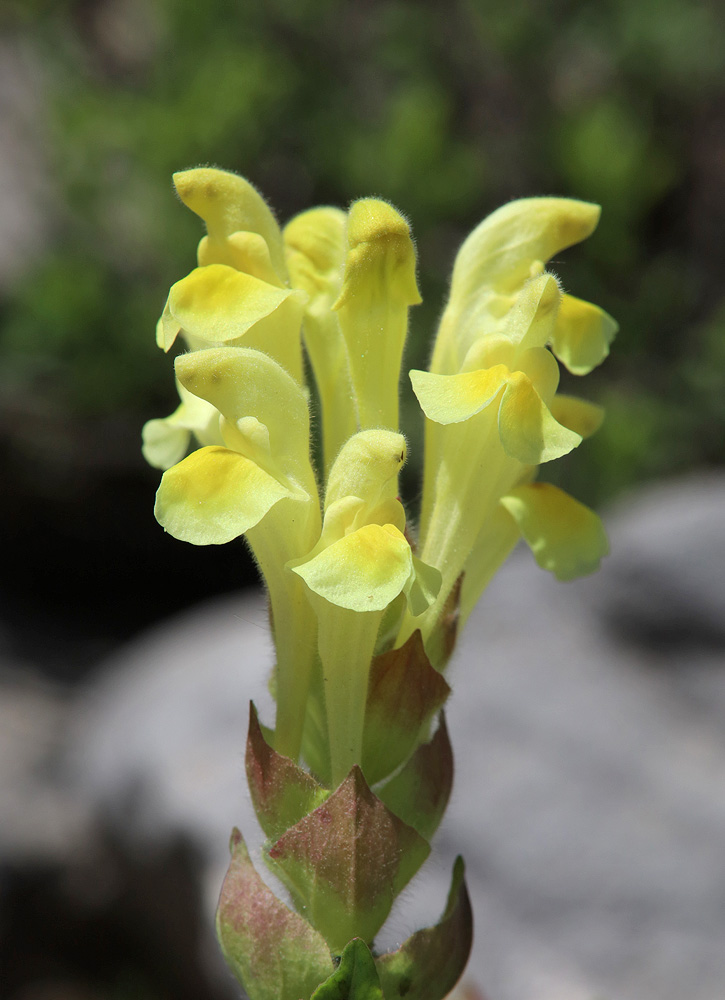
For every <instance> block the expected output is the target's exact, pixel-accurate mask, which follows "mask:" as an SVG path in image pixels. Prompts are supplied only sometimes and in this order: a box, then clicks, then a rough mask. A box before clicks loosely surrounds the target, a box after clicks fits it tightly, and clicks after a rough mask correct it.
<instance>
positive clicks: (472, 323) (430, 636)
mask: <svg viewBox="0 0 725 1000" xmlns="http://www.w3.org/2000/svg"><path fill="white" fill-rule="evenodd" d="M540 203H541V204H540ZM496 216H499V219H498V221H496ZM597 218H598V210H595V207H594V206H588V205H585V204H583V203H578V202H569V201H566V200H564V199H526V200H525V201H524V202H514V203H512V204H511V205H509V206H506V208H505V209H501V210H499V212H497V213H494V215H493V216H491V217H490V218H489V219H488V220H486V221H485V222H484V223H482V224H481V226H479V227H478V229H477V230H475V231H474V233H473V234H472V236H471V237H469V239H468V240H467V241H466V243H464V245H463V247H462V249H461V251H460V252H459V255H458V258H457V261H456V266H455V268H454V274H453V281H452V288H451V296H450V300H449V305H448V307H447V309H446V311H445V313H444V315H443V318H442V320H441V328H440V331H439V337H438V341H437V342H436V348H435V351H434V355H433V362H432V365H431V367H432V369H433V371H431V372H417V371H413V372H411V373H410V377H411V382H412V385H413V390H414V392H415V393H416V396H417V397H418V400H419V402H420V404H421V407H422V409H423V411H424V413H425V415H426V417H427V421H426V455H425V475H424V492H423V503H422V513H421V525H420V544H421V555H422V558H423V559H424V560H426V561H427V562H429V563H431V564H432V565H434V566H437V567H438V568H439V569H440V570H441V573H442V577H443V584H442V587H441V591H440V595H439V599H438V601H437V602H436V603H435V604H434V605H433V606H431V608H430V609H429V610H428V611H427V612H426V614H425V616H424V618H423V619H422V622H421V623H420V627H421V628H422V632H423V637H424V639H425V640H426V642H427V649H428V653H429V655H430V656H431V659H432V661H433V662H434V663H435V664H437V665H439V666H442V665H443V663H444V660H445V657H446V655H447V653H448V649H447V647H446V645H445V644H444V643H443V641H442V637H441V635H440V630H438V628H437V627H438V626H439V624H440V618H441V615H442V612H443V608H444V606H445V602H446V600H447V597H448V595H449V594H450V593H451V591H452V589H453V587H454V585H455V583H456V581H457V579H458V577H459V576H460V575H461V574H464V575H463V586H462V588H461V596H460V603H461V608H460V610H461V616H462V619H463V620H465V618H466V617H467V615H468V614H469V613H470V611H471V609H472V608H473V606H474V605H475V603H476V601H477V600H478V597H479V596H480V594H481V592H482V590H483V589H484V587H485V586H486V584H487V583H488V581H489V580H490V578H491V576H492V575H493V573H494V572H495V571H496V570H497V569H498V567H499V566H500V565H501V563H502V562H503V560H504V559H505V558H506V557H507V556H508V554H509V552H510V551H511V549H512V548H513V546H514V545H515V544H516V541H517V540H518V538H519V537H521V536H523V537H524V538H525V539H526V540H527V541H530V540H531V533H530V532H527V531H524V530H523V527H522V526H523V524H524V519H523V514H522V510H523V506H522V505H523V504H524V500H523V499H522V498H524V497H526V496H527V495H528V493H527V491H530V490H531V489H532V486H531V485H530V481H531V479H532V478H534V476H535V474H536V468H537V467H538V466H539V465H540V464H542V463H544V462H549V461H552V460H553V459H556V458H560V457H562V456H563V455H566V454H567V453H568V452H570V451H571V450H572V449H573V448H575V447H577V446H578V445H579V444H580V443H581V441H582V439H583V438H584V437H585V436H588V435H589V434H591V433H593V432H594V431H595V430H596V429H597V427H598V426H599V424H600V423H601V418H602V414H601V411H600V409H599V408H598V407H595V406H593V405H592V404H590V403H586V402H585V401H584V400H578V399H576V398H574V397H569V396H566V397H563V396H559V397H557V395H556V390H557V388H558V384H559V368H558V365H557V363H556V359H555V357H554V355H553V354H552V352H551V350H549V347H552V348H553V347H554V346H555V345H556V346H558V348H559V350H560V351H566V352H568V353H567V357H568V358H569V359H570V360H571V358H572V357H574V356H576V357H577V359H578V361H579V363H580V364H581V359H582V357H583V356H584V355H585V354H586V353H587V352H588V356H589V358H590V359H592V358H593V357H594V356H595V355H596V357H597V358H598V360H601V359H602V356H603V354H602V351H603V350H604V346H603V345H605V341H607V338H608V337H609V336H610V333H613V330H612V329H611V328H610V326H608V325H607V321H608V318H605V314H604V313H602V312H601V310H596V307H594V306H588V305H587V304H586V303H580V304H579V305H570V306H568V307H566V308H567V309H568V311H567V312H566V313H565V315H564V316H563V318H562V309H563V308H564V306H563V304H564V303H565V302H567V301H569V302H573V303H578V302H579V300H571V299H570V297H568V296H565V295H562V293H561V291H560V289H559V286H558V283H557V281H556V279H555V278H554V276H553V275H550V274H547V273H546V272H544V271H543V270H542V268H543V264H541V262H540V261H539V260H538V257H537V256H535V255H536V254H539V255H540V256H542V257H546V256H548V255H549V254H550V253H551V252H556V250H557V248H561V247H562V246H566V245H568V243H569V242H572V241H573V240H574V239H575V238H581V237H582V236H583V235H587V234H588V231H590V229H591V228H592V227H593V225H594V224H595V223H596V220H597ZM532 271H533V272H539V273H538V274H536V273H535V274H534V276H531V272H532ZM476 282H478V285H477V284H476ZM580 306H581V308H580ZM582 315H585V316H586V317H588V319H587V322H586V323H585V322H583V321H582V322H577V321H576V316H579V317H581V316H582ZM596 317H598V318H597V319H596V323H594V318H596ZM587 324H588V325H587ZM603 331H609V332H607V333H606V335H605V333H604V332H603ZM597 352H598V353H597ZM436 366H437V367H438V369H440V368H447V369H449V373H447V374H441V373H440V371H439V370H436ZM451 369H452V370H451ZM515 490H518V491H519V494H518V498H517V502H516V503H506V501H505V498H507V497H509V496H510V495H512V491H515ZM537 495H538V494H537ZM547 496H548V498H549V502H548V503H547V504H546V505H542V504H541V503H538V504H536V505H535V506H536V510H537V511H538V532H539V533H538V535H537V538H538V543H537V544H538V546H539V547H538V549H537V550H536V551H538V552H541V551H542V546H541V538H542V537H543V536H542V532H543V535H550V536H551V537H552V539H553V538H554V537H560V536H561V531H560V527H559V525H560V522H561V521H562V518H565V517H566V516H567V515H568V514H569V513H570V512H571V510H572V509H574V508H572V505H573V504H574V503H575V501H573V500H571V498H569V497H566V495H565V494H564V493H563V492H562V491H555V492H554V493H549V494H547ZM499 504H502V505H503V507H502V508H501V507H499ZM580 509H581V510H586V508H583V507H582V505H577V507H576V510H577V511H579V510H580ZM588 514H589V515H590V516H589V517H587V518H579V519H577V520H576V521H575V522H573V523H572V526H571V532H570V536H569V537H570V539H571V543H570V546H569V550H568V552H567V553H565V551H564V549H563V548H561V547H558V548H557V546H556V544H554V543H553V541H552V544H551V545H549V546H547V547H546V551H547V553H548V555H547V558H546V559H545V560H544V561H543V562H542V565H545V566H546V568H548V569H551V570H552V571H553V572H554V573H555V574H556V575H558V576H559V577H560V578H568V577H570V576H571V575H573V572H574V571H573V567H574V566H575V565H576V567H577V572H578V573H579V574H581V573H585V572H591V571H592V570H594V569H596V567H597V566H598V564H599V560H600V559H601V557H602V556H603V555H605V554H606V551H607V543H606V537H605V536H604V532H603V530H602V528H601V524H600V522H599V520H598V518H597V517H596V515H594V514H593V513H592V512H588ZM517 515H518V516H517ZM527 523H528V522H527ZM572 548H577V549H578V550H579V551H580V552H581V553H582V557H581V558H580V559H579V560H578V561H573V560H572V558H571V549H572ZM557 553H558V555H557ZM559 559H560V561H558V560H559ZM540 561H541V560H540ZM414 627H418V623H415V625H414V623H413V622H412V621H411V620H408V621H406V622H404V623H403V627H402V629H401V632H400V635H399V637H398V642H399V643H400V642H402V641H404V640H405V639H406V638H407V637H408V636H409V635H410V633H411V632H412V630H413V628H414ZM436 632H438V634H436Z"/></svg>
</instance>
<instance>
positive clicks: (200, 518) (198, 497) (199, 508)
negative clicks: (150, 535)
mask: <svg viewBox="0 0 725 1000" xmlns="http://www.w3.org/2000/svg"><path fill="white" fill-rule="evenodd" d="M288 496H291V494H290V491H289V490H287V489H285V487H284V486H282V485H281V484H280V483H279V482H277V480H276V479H274V478H273V477H272V476H270V475H268V474H267V473H266V472H264V471H263V470H262V469H260V468H259V466H258V465H255V463H254V462H252V461H250V460H249V459H248V458H245V457H244V456H243V455H240V454H238V453H237V452H235V451H229V450H228V449H226V448H219V447H208V448H200V449H199V450H198V451H194V452H192V453H191V455H189V456H188V457H187V458H185V459H184V460H183V462H179V464H178V465H175V466H174V467H173V468H171V469H169V470H168V471H167V472H165V473H164V475H163V477H162V479H161V485H160V486H159V489H158V492H157V494H156V507H155V510H154V513H155V514H156V520H157V521H158V522H159V524H161V525H162V527H163V528H165V529H166V531H168V532H169V533H170V534H172V535H173V536H174V538H179V539H181V541H183V542H191V543H192V545H221V544H223V543H224V542H229V541H231V540H232V539H233V538H237V537H238V536H239V535H242V534H244V532H245V531H248V530H249V529H250V528H252V527H254V526H255V525H256V524H258V523H259V522H260V521H261V520H262V518H263V517H264V515H265V514H266V513H267V512H268V511H269V510H270V509H271V508H272V507H273V506H274V505H275V504H276V503H277V502H278V501H279V500H281V499H283V497H288Z"/></svg>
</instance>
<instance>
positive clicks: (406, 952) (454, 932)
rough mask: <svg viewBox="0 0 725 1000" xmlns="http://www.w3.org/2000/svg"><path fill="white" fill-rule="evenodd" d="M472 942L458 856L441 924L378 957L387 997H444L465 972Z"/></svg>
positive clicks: (468, 905) (422, 999)
mask: <svg viewBox="0 0 725 1000" xmlns="http://www.w3.org/2000/svg"><path fill="white" fill-rule="evenodd" d="M472 942H473V913H472V910H471V901H470V898H469V895H468V890H467V888H466V882H465V877H464V864H463V859H462V858H460V857H459V858H456V862H455V864H454V866H453V877H452V880H451V888H450V891H449V893H448V901H447V903H446V908H445V910H444V912H443V916H442V917H441V919H440V921H439V923H437V924H436V925H435V926H434V927H426V928H424V929H423V930H420V931H416V932H415V934H413V935H411V937H409V938H408V940H407V941H405V942H404V943H403V944H402V945H401V946H400V948H398V950H397V951H394V952H390V953H388V954H387V955H380V956H379V957H378V958H376V959H375V963H376V965H377V969H378V975H379V976H380V983H381V985H382V988H383V993H384V995H385V1000H403V998H405V1000H443V998H444V997H446V996H448V994H449V993H450V991H451V990H452V989H453V987H454V986H455V985H456V983H457V982H458V980H459V979H460V977H461V975H462V974H463V970H464V969H465V967H466V963H467V961H468V957H469V955H470V952H471V944H472Z"/></svg>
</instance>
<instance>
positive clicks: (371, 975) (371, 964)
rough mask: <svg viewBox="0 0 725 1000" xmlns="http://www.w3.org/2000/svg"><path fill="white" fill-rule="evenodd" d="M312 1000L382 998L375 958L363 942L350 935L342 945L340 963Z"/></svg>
mask: <svg viewBox="0 0 725 1000" xmlns="http://www.w3.org/2000/svg"><path fill="white" fill-rule="evenodd" d="M312 1000H384V998H383V991H382V989H381V987H380V979H379V978H378V972H377V969H376V968H375V961H374V960H373V956H372V955H371V954H370V949H369V948H368V946H367V945H366V944H365V942H364V941H362V940H361V939H360V938H354V939H353V940H352V941H350V942H349V943H348V944H347V945H345V950H344V951H343V953H342V955H341V957H340V964H339V965H338V967H337V969H336V970H335V972H333V974H332V975H331V976H330V978H329V979H327V980H326V981H325V982H324V983H322V985H321V986H319V987H318V988H317V989H316V990H315V992H314V993H313V995H312Z"/></svg>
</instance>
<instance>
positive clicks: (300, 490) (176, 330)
mask: <svg viewBox="0 0 725 1000" xmlns="http://www.w3.org/2000/svg"><path fill="white" fill-rule="evenodd" d="M174 183H175V186H176V190H177V193H178V195H179V197H180V198H181V200H182V201H183V203H184V204H185V205H186V206H187V207H188V208H190V209H191V210H192V211H193V212H195V213H196V214H197V215H198V216H199V217H200V218H201V219H202V220H203V222H204V223H205V226H206V234H205V235H204V236H203V238H202V239H201V242H200V244H199V248H198V255H197V266H196V267H195V268H193V269H192V270H191V271H190V273H189V274H188V275H187V276H186V277H183V278H181V280H179V281H177V282H176V283H175V284H174V285H173V286H172V288H171V290H170V292H169V296H168V300H167V303H166V306H165V307H164V310H163V314H162V316H161V319H160V320H159V323H158V327H157V342H158V343H159V346H161V347H162V348H163V349H164V350H165V351H168V350H169V349H170V348H171V347H172V346H173V345H175V344H177V343H178V342H179V341H181V342H183V344H184V345H185V347H186V348H187V351H186V353H181V354H179V355H178V356H177V358H176V365H175V369H176V385H177V390H178V393H179V396H180V405H179V407H178V408H177V409H176V410H175V411H174V413H173V414H171V416H169V417H166V418H164V419H156V420H151V421H149V422H148V423H147V424H146V426H145V428H144V432H143V439H144V455H145V457H146V459H147V460H148V461H149V463H150V464H152V465H154V466H155V467H157V468H160V469H162V470H164V472H163V477H162V480H161V485H160V487H159V490H158V494H157V500H156V517H157V519H158V520H159V522H160V524H161V525H162V526H163V527H164V528H165V529H166V530H167V531H169V532H170V533H171V534H173V535H174V536H175V537H177V538H179V539H182V540H184V541H188V542H191V543H192V544H195V545H208V544H221V543H224V542H228V541H231V540H232V539H234V538H236V537H238V536H240V535H244V536H245V537H246V539H247V542H248V544H249V546H250V548H251V550H252V552H253V554H254V557H255V559H256V561H257V562H258V564H259V567H260V570H261V572H262V574H263V576H264V579H265V582H266V585H267V589H268V593H269V599H270V605H271V612H272V622H273V635H274V641H275V649H276V657H277V663H276V670H275V675H274V688H275V697H276V700H277V718H276V725H275V731H274V746H275V748H276V749H277V750H278V751H280V752H281V753H283V754H285V755H286V756H288V757H291V758H292V759H293V760H298V759H299V758H300V757H304V758H305V760H306V761H307V763H308V764H309V765H310V766H311V768H312V770H313V772H314V773H315V774H316V775H317V776H318V777H319V778H320V780H322V781H323V782H325V783H326V784H327V785H328V786H330V787H336V786H338V785H340V783H341V782H342V781H343V779H344V778H345V777H346V775H348V774H349V773H350V771H351V768H353V767H354V766H355V765H362V762H363V745H364V743H365V740H366V738H367V737H366V703H367V702H366V699H368V698H369V697H370V692H369V690H368V688H369V685H370V684H371V683H372V682H371V681H370V677H371V664H372V663H373V662H374V661H375V658H376V657H380V656H381V655H383V654H386V655H387V654H389V653H390V652H391V651H394V650H397V649H400V648H401V647H403V646H404V645H405V644H406V643H407V642H408V641H413V637H414V636H416V633H419V635H418V636H416V637H415V639H414V641H415V642H420V641H421V640H422V643H423V648H424V650H425V654H426V656H427V659H428V661H429V662H430V664H432V666H433V667H434V668H435V669H436V670H437V671H441V670H443V669H444V668H445V665H446V661H447V659H448V657H449V656H450V653H451V649H452V641H451V634H450V631H451V626H450V622H451V620H452V618H455V619H456V620H457V621H458V624H459V626H460V624H461V623H462V621H463V620H465V618H466V617H467V616H468V615H469V614H470V612H471V610H472V608H473V606H474V604H475V603H476V601H477V600H478V598H479V596H480V595H481V593H482V591H483V590H484V588H485V586H486V585H487V583H488V581H489V580H490V579H491V577H492V575H493V574H494V573H495V571H496V570H497V569H498V567H499V566H500V565H501V564H502V562H503V561H504V560H505V559H506V557H507V556H508V554H509V553H510V552H511V550H512V549H513V547H514V546H515V544H516V543H517V541H518V540H519V539H523V540H524V541H525V542H526V543H527V544H528V545H529V547H530V548H531V550H532V552H533V554H534V557H535V559H536V561H537V563H538V564H539V565H540V566H541V567H543V568H544V569H547V570H549V571H550V572H552V573H553V574H554V575H555V576H556V577H557V578H559V579H561V580H571V579H574V578H575V577H578V576H581V575H583V574H586V573H590V572H592V571H593V570H595V569H596V568H597V567H598V565H599V562H600V559H601V558H602V556H604V555H606V553H607V550H608V549H607V540H606V536H605V534H604V530H603V528H602V525H601V522H600V520H599V518H598V517H597V515H596V514H595V513H594V512H593V511H591V510H589V509H588V508H587V507H585V506H583V505H582V504H580V503H579V502H578V501H576V500H574V499H573V498H572V497H570V496H568V495H567V494H566V493H564V492H563V491H562V490H560V489H558V488H557V487H555V486H552V485H548V484H546V483H542V482H539V481H538V479H537V477H538V471H539V466H541V465H543V464H545V463H547V462H550V461H553V460H554V459H557V458H560V457H561V456H563V455H566V454H568V453H569V452H570V451H571V450H572V449H574V448H576V447H578V445H579V444H580V443H581V441H582V440H583V439H584V438H585V437H588V436H589V435H590V434H592V433H594V431H596V430H597V428H598V427H599V425H600V423H601V421H602V416H603V414H602V411H601V410H600V408H599V407H597V406H595V405H593V404H592V403H588V402H585V401H584V400H581V399H578V398H575V397H573V396H568V395H562V394H561V393H559V392H558V391H557V390H558V384H559V362H561V364H563V365H564V366H565V367H566V368H567V369H568V370H569V371H570V372H571V373H573V374H574V375H583V374H586V373H587V372H589V371H590V370H591V369H592V368H593V367H595V366H596V365H598V364H599V363H600V362H601V361H603V360H604V358H605V357H606V355H607V353H608V351H609V345H610V343H611V341H612V339H613V337H614V335H615V333H616V330H617V327H616V323H615V322H614V321H613V320H612V319H611V317H609V316H608V315H607V314H606V313H605V312H603V311H602V310H601V309H599V308H598V307H597V306H594V305H591V304H590V303H588V302H583V301H581V300H579V299H576V298H573V297H572V296H570V295H568V294H565V293H563V292H562V290H561V287H560V285H559V282H558V280H557V279H556V278H555V277H554V276H553V275H552V274H550V273H549V272H547V271H546V264H547V261H549V260H550V259H551V258H552V256H554V255H556V254H558V253H559V252H560V251H561V250H563V249H565V248H566V247H569V246H571V245H573V244H575V243H578V242H579V241H581V240H583V239H585V238H586V237H587V236H589V235H590V234H591V233H592V232H593V230H594V229H595V227H596V225H597V222H598V219H599V208H598V207H597V206H595V205H591V204H588V203H584V202H579V201H572V200H569V199H564V198H527V199H523V200H520V201H514V202H511V203H510V204H508V205H506V206H504V207H503V208H500V209H499V210H498V211H496V212H494V213H493V214H492V215H490V216H489V217H488V218H487V219H485V220H484V221H483V222H482V223H481V224H480V225H479V226H478V227H477V228H476V229H475V230H474V231H473V232H472V233H471V235H470V236H469V237H468V238H467V239H466V240H465V242H464V243H463V245H462V247H461V249H460V250H459V252H458V255H457V257H456V260H455V265H454V268H453V274H452V279H451V287H450V294H449V298H448V302H447V304H446V307H445V309H444V311H443V315H442V318H441V322H440V327H439V330H438V333H437V336H436V339H435V342H434V346H433V352H432V358H431V364H430V369H429V370H428V371H411V372H410V382H411V384H412V389H413V392H414V393H415V396H416V397H417V400H418V402H419V404H420V407H421V409H422V411H423V414H424V418H425V435H426V437H425V457H424V481H423V487H422V497H423V499H422V508H421V512H420V518H419V523H418V527H417V530H415V529H414V528H413V527H412V526H411V524H410V523H409V522H408V521H407V519H406V512H405V509H404V507H403V504H402V502H401V500H400V498H399V495H398V474H399V472H400V469H401V468H402V466H403V464H404V462H405V459H406V443H405V439H404V438H403V436H402V435H401V434H400V431H399V427H398V394H399V381H400V368H401V361H402V356H403V347H404V343H405V338H406V332H407V326H408V310H409V308H410V307H411V306H412V305H415V304H417V303H418V302H420V296H419V293H418V288H417V284H416V256H415V248H414V244H413V240H412V238H411V232H410V227H409V225H408V223H407V221H406V220H405V218H404V217H403V216H402V215H401V214H400V213H399V212H398V211H397V210H396V209H395V208H393V207H392V206H391V205H389V204H387V203H386V202H384V201H378V200H376V199H363V200H361V201H357V202H355V203H353V205H352V206H351V207H350V209H349V211H348V212H343V211H341V210H339V209H337V208H330V207H322V208H314V209H311V210H310V211H307V212H304V213H302V214H301V215H298V216H297V217H296V218H294V219H292V221H291V222H289V223H288V224H287V226H286V227H285V228H284V229H280V228H279V226H278V225H277V222H276V220H275V218H274V216H273V214H272V212H271V211H270V209H269V208H268V206H267V204H266V202H265V201H264V200H263V198H262V197H261V195H260V194H259V193H258V192H257V191H256V190H255V189H254V188H253V187H252V186H251V185H250V184H249V183H248V182H247V181H245V180H243V179H242V178H241V177H238V176H236V175H235V174H232V173H227V172H225V171H221V170H216V169H210V168H200V169H195V170H187V171H183V172H181V173H178V174H176V175H175V177H174ZM305 357H306V359H307V362H308V364H307V365H306V364H305V361H304V359H305ZM306 370H309V371H310V372H311V373H312V375H313V377H314V381H315V387H314V388H315V393H314V395H313V394H312V393H311V391H310V389H311V387H308V386H307V385H306V384H305V372H306ZM311 399H316V400H319V407H320V413H319V414H318V415H317V417H316V423H317V424H318V425H319V426H320V432H321V442H322V457H321V468H320V469H319V470H318V471H316V470H315V469H314V468H313V465H312V462H311V458H310V413H309V405H310V400H311ZM452 613H453V614H452ZM422 738H425V733H423V736H422Z"/></svg>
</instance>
